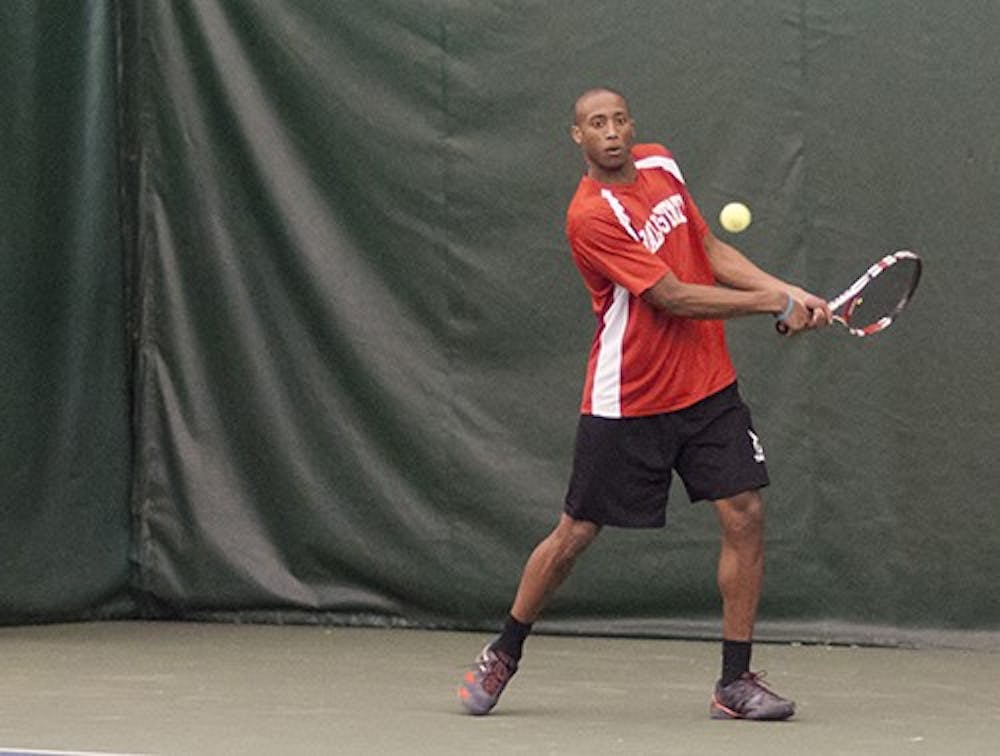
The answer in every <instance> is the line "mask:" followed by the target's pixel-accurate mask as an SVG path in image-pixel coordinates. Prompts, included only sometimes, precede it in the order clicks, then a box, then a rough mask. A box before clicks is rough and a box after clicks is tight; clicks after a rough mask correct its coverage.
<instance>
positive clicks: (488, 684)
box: [479, 654, 511, 696]
mask: <svg viewBox="0 0 1000 756" xmlns="http://www.w3.org/2000/svg"><path fill="white" fill-rule="evenodd" d="M479 671H480V672H481V673H482V675H483V677H482V679H481V681H480V685H482V687H483V690H485V691H486V692H487V693H489V694H490V695H491V696H493V695H496V694H497V692H498V691H500V690H502V689H503V686H504V685H506V684H507V681H508V680H509V679H510V676H511V670H510V667H508V666H507V664H506V662H504V660H503V659H502V658H501V657H500V655H499V654H494V655H493V657H492V658H490V657H488V656H487V657H484V658H483V659H482V660H480V662H479Z"/></svg>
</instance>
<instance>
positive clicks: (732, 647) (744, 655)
mask: <svg viewBox="0 0 1000 756" xmlns="http://www.w3.org/2000/svg"><path fill="white" fill-rule="evenodd" d="M752 648H753V644H752V643H751V642H750V641H731V640H723V641H722V684H723V685H729V683H731V682H733V681H734V680H738V679H739V678H740V675H742V674H743V673H744V672H749V671H750V651H751V650H752Z"/></svg>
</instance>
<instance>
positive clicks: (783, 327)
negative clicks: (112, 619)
mask: <svg viewBox="0 0 1000 756" xmlns="http://www.w3.org/2000/svg"><path fill="white" fill-rule="evenodd" d="M774 330H775V331H777V332H778V333H780V334H781V335H782V336H784V335H786V334H787V333H788V323H786V322H785V321H784V320H779V321H778V322H777V323H775V324H774Z"/></svg>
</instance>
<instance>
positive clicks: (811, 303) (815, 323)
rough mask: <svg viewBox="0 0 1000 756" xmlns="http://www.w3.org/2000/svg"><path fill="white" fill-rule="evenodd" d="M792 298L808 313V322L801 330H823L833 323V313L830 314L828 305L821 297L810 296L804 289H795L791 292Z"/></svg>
mask: <svg viewBox="0 0 1000 756" xmlns="http://www.w3.org/2000/svg"><path fill="white" fill-rule="evenodd" d="M792 296H793V297H795V298H796V299H797V300H799V301H800V302H801V303H802V305H803V306H804V307H805V308H806V309H807V310H808V311H809V322H808V323H807V324H806V326H805V327H804V328H803V330H806V331H808V330H812V329H813V328H825V327H826V326H828V325H830V323H832V322H833V313H831V312H830V305H829V304H827V302H826V300H825V299H823V297H817V296H816V295H815V294H810V293H809V292H808V291H806V290H805V289H797V290H795V291H793V292H792Z"/></svg>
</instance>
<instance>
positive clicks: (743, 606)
mask: <svg viewBox="0 0 1000 756" xmlns="http://www.w3.org/2000/svg"><path fill="white" fill-rule="evenodd" d="M715 507H716V511H717V512H718V515H719V523H720V525H721V529H722V544H721V547H720V550H719V572H718V580H719V592H720V593H721V594H722V637H723V641H722V676H721V678H720V679H719V682H718V683H717V684H716V686H715V692H714V693H713V695H712V704H711V707H710V713H711V715H712V717H713V718H715V719H787V718H788V717H790V716H792V714H794V713H795V704H794V703H793V702H792V701H789V700H787V699H784V698H782V697H781V696H779V695H778V694H776V693H775V692H774V691H772V690H770V689H769V688H767V687H766V686H765V685H764V684H763V683H762V682H761V678H760V676H759V675H756V674H754V673H753V672H751V671H750V655H751V651H752V640H753V630H754V623H755V622H756V619H757V606H758V604H759V603H760V592H761V586H762V584H763V581H764V500H763V497H762V496H761V495H760V492H759V491H756V490H754V491H745V492H743V493H740V494H737V495H735V496H730V497H728V498H725V499H719V500H717V501H716V502H715Z"/></svg>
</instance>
